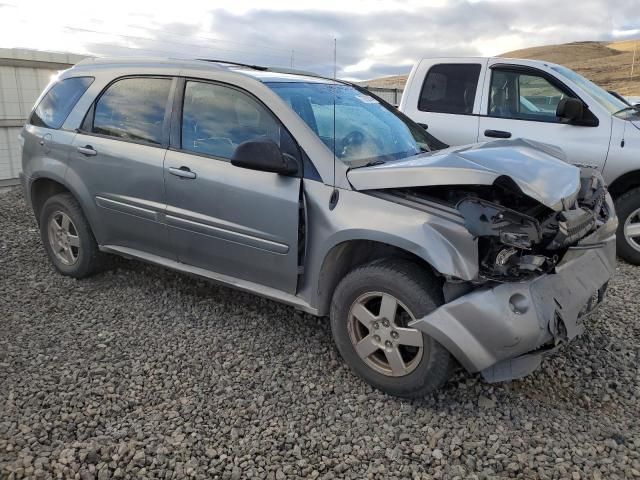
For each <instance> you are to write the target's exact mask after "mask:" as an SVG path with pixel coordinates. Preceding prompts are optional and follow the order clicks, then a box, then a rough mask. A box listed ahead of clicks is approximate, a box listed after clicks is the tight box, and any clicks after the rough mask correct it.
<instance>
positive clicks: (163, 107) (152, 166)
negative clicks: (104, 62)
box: [67, 76, 174, 257]
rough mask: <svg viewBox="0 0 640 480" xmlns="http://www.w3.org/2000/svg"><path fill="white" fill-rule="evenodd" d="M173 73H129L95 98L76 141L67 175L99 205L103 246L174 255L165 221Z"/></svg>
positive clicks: (98, 211) (165, 255) (167, 255)
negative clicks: (161, 75) (165, 164)
mask: <svg viewBox="0 0 640 480" xmlns="http://www.w3.org/2000/svg"><path fill="white" fill-rule="evenodd" d="M172 82H174V80H173V79H172V78H170V77H151V76H140V77H125V78H121V79H118V80H116V81H114V82H112V83H111V84H110V85H109V86H107V87H106V89H105V90H104V91H103V92H102V93H101V95H100V96H99V97H98V98H97V100H96V101H95V103H94V104H93V106H92V107H91V109H90V110H89V112H88V114H87V117H86V118H85V121H84V123H83V125H82V127H81V129H80V132H79V133H78V134H77V135H76V137H75V138H74V140H73V150H72V152H71V161H70V163H69V171H68V173H67V175H74V176H75V177H76V179H78V183H80V182H82V183H83V184H84V185H85V187H86V188H87V190H88V191H89V192H88V193H89V194H90V196H91V198H92V199H93V201H94V202H95V204H96V206H97V213H98V219H97V220H98V222H99V223H100V225H99V228H98V229H97V230H98V231H99V232H100V233H101V236H102V238H100V239H99V241H100V243H101V244H103V245H111V246H119V247H126V248H131V249H135V250H138V251H142V252H148V253H152V254H154V255H160V256H163V257H173V256H174V254H173V252H172V251H171V249H170V248H169V244H168V237H167V230H166V225H165V223H164V218H163V217H164V210H165V208H166V203H165V198H164V178H163V162H164V156H165V153H166V149H167V146H168V141H169V135H168V134H169V120H170V108H169V107H170V101H169V98H170V91H171V88H172Z"/></svg>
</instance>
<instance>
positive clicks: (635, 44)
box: [629, 42, 638, 80]
mask: <svg viewBox="0 0 640 480" xmlns="http://www.w3.org/2000/svg"><path fill="white" fill-rule="evenodd" d="M636 50H638V42H635V43H634V44H633V60H632V61H631V76H630V77H629V80H633V67H635V65H636Z"/></svg>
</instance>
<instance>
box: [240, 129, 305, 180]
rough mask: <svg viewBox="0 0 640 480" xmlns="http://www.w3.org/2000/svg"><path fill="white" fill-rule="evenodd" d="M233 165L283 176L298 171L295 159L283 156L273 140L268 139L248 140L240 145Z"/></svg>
mask: <svg viewBox="0 0 640 480" xmlns="http://www.w3.org/2000/svg"><path fill="white" fill-rule="evenodd" d="M231 165H235V166H236V167H242V168H248V169H251V170H259V171H262V172H273V173H281V174H283V175H293V174H294V173H297V171H298V164H297V162H296V160H295V158H293V157H292V156H291V155H287V154H283V153H282V152H281V151H280V147H278V145H277V144H276V143H275V142H274V141H273V140H269V139H266V138H265V139H259V140H248V141H246V142H243V143H241V144H240V145H238V147H237V148H236V151H235V152H233V157H231Z"/></svg>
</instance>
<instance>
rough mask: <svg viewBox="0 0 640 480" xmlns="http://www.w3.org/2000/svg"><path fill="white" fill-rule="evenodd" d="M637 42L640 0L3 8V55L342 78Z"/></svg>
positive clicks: (52, 0) (68, 1) (244, 1)
mask: <svg viewBox="0 0 640 480" xmlns="http://www.w3.org/2000/svg"><path fill="white" fill-rule="evenodd" d="M637 37H640V0H580V1H575V0H574V1H568V0H565V1H558V0H423V1H415V0H407V1H400V0H367V1H359V0H316V1H313V2H311V1H303V0H292V1H290V0H269V1H262V2H261V1H257V0H228V1H216V0H213V1H212V0H175V1H171V0H154V1H153V2H151V1H136V0H127V1H121V0H108V1H100V2H97V1H92V0H83V1H77V0H47V1H35V0H0V47H5V48H7V47H9V48H12V47H23V48H35V49H39V50H54V51H68V52H73V53H90V54H96V55H147V56H148V55H153V56H168V55H170V56H176V57H190V58H202V57H206V58H216V59H224V60H235V61H239V62H246V63H257V64H263V65H274V66H287V67H288V66H290V65H291V63H293V65H294V67H295V68H299V69H307V70H312V71H316V72H321V73H323V74H331V72H332V71H333V39H334V38H335V39H337V71H338V76H339V77H341V78H349V79H359V80H363V79H370V78H376V77H380V76H386V75H393V74H397V73H407V72H408V71H409V69H410V68H411V65H412V64H413V62H414V61H415V60H417V59H419V58H421V57H425V56H453V55H497V54H500V53H503V52H506V51H510V50H515V49H518V48H524V47H530V46H536V45H545V44H550V43H564V42H571V41H580V40H609V39H624V38H637Z"/></svg>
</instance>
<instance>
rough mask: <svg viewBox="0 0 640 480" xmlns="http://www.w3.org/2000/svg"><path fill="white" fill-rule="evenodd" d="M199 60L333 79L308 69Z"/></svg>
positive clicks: (261, 70) (262, 70)
mask: <svg viewBox="0 0 640 480" xmlns="http://www.w3.org/2000/svg"><path fill="white" fill-rule="evenodd" d="M197 60H201V61H203V62H211V63H223V64H226V65H233V66H236V67H247V68H250V69H252V70H258V71H260V72H274V73H290V74H293V75H306V76H308V77H317V78H326V79H328V80H331V79H330V78H328V77H325V76H323V75H318V74H317V73H314V72H309V71H306V70H296V69H293V68H279V67H265V66H262V65H252V64H249V63H240V62H230V61H228V60H215V59H211V58H198V59H197Z"/></svg>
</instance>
